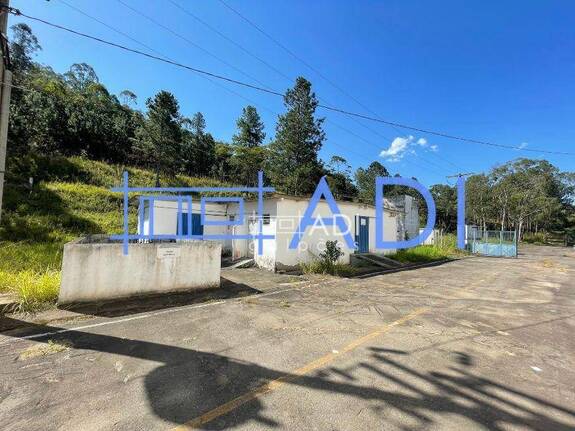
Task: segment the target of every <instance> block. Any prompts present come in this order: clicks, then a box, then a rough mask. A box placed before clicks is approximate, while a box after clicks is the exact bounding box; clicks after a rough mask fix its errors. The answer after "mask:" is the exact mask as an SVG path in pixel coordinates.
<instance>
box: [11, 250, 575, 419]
mask: <svg viewBox="0 0 575 431" xmlns="http://www.w3.org/2000/svg"><path fill="white" fill-rule="evenodd" d="M232 271H235V272H232ZM222 275H223V276H224V277H229V278H230V279H232V280H233V281H236V282H238V283H239V281H238V280H234V277H239V278H241V280H242V281H241V283H242V284H243V285H245V286H244V287H245V289H244V290H243V293H242V295H241V296H237V297H229V298H226V299H212V300H211V301H208V302H204V303H195V304H187V305H178V306H172V307H168V308H157V309H155V310H147V311H142V312H132V313H125V314H123V315H122V314H116V315H114V316H112V317H110V316H102V315H100V316H88V318H84V319H82V320H79V321H71V322H65V323H62V324H58V323H57V322H51V323H47V324H36V326H34V327H29V328H24V329H13V330H10V331H7V332H4V333H3V334H2V335H0V348H1V354H0V355H1V361H2V362H1V363H2V368H1V375H2V378H1V380H0V418H1V419H0V420H1V421H2V422H1V423H2V425H1V427H2V429H5V430H23V429H26V430H72V429H82V430H152V429H159V430H171V429H178V430H183V429H195V428H199V429H209V430H212V429H228V428H233V429H241V430H260V429H288V430H369V429H386V430H388V429H389V430H415V429H429V430H432V429H442V430H462V429H495V430H498V429H505V430H524V429H537V430H572V429H574V428H575V337H574V335H573V334H574V333H575V252H574V250H573V249H567V248H550V247H526V248H523V249H521V254H520V256H519V258H518V259H497V258H486V257H485V258H479V257H474V258H467V259H462V260H458V261H453V262H449V263H446V264H443V265H440V266H435V267H429V268H423V269H417V270H411V271H404V272H398V273H393V274H387V275H379V276H374V277H371V278H366V279H361V280H358V279H338V278H321V277H313V278H307V279H299V278H297V277H289V276H279V275H278V276H277V277H280V278H278V280H277V282H274V283H272V282H271V281H270V280H272V279H273V277H276V276H272V275H265V276H264V275H261V273H260V272H259V271H257V270H253V269H247V270H230V271H224V272H223V274H222ZM266 277H267V278H266ZM282 277H283V278H282ZM251 289H257V290H258V291H260V292H261V293H255V291H251Z"/></svg>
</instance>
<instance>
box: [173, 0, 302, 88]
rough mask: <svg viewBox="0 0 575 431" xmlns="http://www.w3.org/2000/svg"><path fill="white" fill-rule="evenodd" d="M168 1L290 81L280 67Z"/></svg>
mask: <svg viewBox="0 0 575 431" xmlns="http://www.w3.org/2000/svg"><path fill="white" fill-rule="evenodd" d="M168 1H169V2H170V3H172V4H173V5H174V6H175V7H177V8H178V9H179V10H181V11H182V12H184V13H185V14H186V15H189V16H191V17H192V18H193V19H195V20H196V21H198V22H199V23H200V24H202V25H203V26H205V27H207V28H208V29H210V30H211V31H213V32H214V33H216V34H218V35H219V36H220V37H222V38H223V39H225V40H227V41H228V42H229V43H231V44H232V45H234V46H236V47H237V48H239V49H241V50H242V51H243V52H245V53H246V54H247V55H249V56H250V57H252V58H254V59H256V60H257V61H259V62H260V63H262V64H264V65H265V66H267V67H268V68H270V69H271V70H273V71H274V72H275V73H277V74H278V75H280V76H282V77H283V78H285V79H287V80H288V81H290V82H291V81H292V78H290V77H289V76H288V75H286V74H285V73H283V72H282V71H281V70H280V69H278V68H276V67H274V66H273V65H272V64H270V63H269V62H267V61H265V60H264V59H263V58H261V57H259V56H258V55H256V54H254V53H253V52H251V51H250V50H248V49H247V48H245V47H244V46H242V45H241V44H239V43H238V42H236V41H235V40H233V39H232V38H231V37H229V36H226V35H225V34H224V33H222V32H221V31H219V30H218V29H217V28H215V27H214V26H212V25H210V24H209V23H207V22H206V21H204V20H203V19H201V18H200V17H199V16H197V15H196V14H194V13H193V12H191V11H190V10H189V9H187V8H185V7H183V6H182V5H180V4H178V3H177V2H175V1H174V0H168Z"/></svg>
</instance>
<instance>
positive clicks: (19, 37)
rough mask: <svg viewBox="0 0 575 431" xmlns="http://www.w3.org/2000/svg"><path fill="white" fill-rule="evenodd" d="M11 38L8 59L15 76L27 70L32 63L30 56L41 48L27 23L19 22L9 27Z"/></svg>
mask: <svg viewBox="0 0 575 431" xmlns="http://www.w3.org/2000/svg"><path fill="white" fill-rule="evenodd" d="M10 30H12V40H11V41H10V60H11V62H12V70H13V71H14V74H15V75H16V76H15V77H16V78H17V76H18V75H19V74H22V73H24V72H27V71H29V70H30V69H31V68H32V66H33V65H34V61H33V60H32V56H33V55H34V54H36V52H38V51H39V50H41V49H42V47H41V46H40V43H38V39H37V38H36V36H35V35H34V33H32V29H31V28H30V26H29V25H28V24H25V23H23V22H20V23H18V24H15V25H13V26H12V27H10Z"/></svg>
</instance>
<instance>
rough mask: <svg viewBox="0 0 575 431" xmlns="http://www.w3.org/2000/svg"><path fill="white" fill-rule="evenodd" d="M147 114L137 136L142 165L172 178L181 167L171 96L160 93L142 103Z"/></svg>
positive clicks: (175, 104) (175, 109)
mask: <svg viewBox="0 0 575 431" xmlns="http://www.w3.org/2000/svg"><path fill="white" fill-rule="evenodd" d="M146 106H147V107H148V112H147V115H146V121H145V123H144V125H143V127H141V128H140V130H139V133H138V136H137V145H136V150H137V151H138V152H139V154H138V156H139V157H140V161H141V162H142V164H144V165H147V166H149V167H151V168H153V169H154V171H155V172H156V184H159V178H160V173H164V174H168V175H174V174H176V173H177V172H178V171H179V170H180V167H181V149H182V130H181V127H180V123H181V115H180V106H179V104H178V101H177V100H176V98H175V96H174V95H173V94H172V93H170V92H168V91H160V92H159V93H157V94H156V95H155V96H154V97H153V98H149V99H148V100H146Z"/></svg>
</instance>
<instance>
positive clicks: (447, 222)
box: [430, 184, 457, 231]
mask: <svg viewBox="0 0 575 431" xmlns="http://www.w3.org/2000/svg"><path fill="white" fill-rule="evenodd" d="M430 192H431V196H432V197H433V200H434V201H435V216H436V225H437V226H440V227H441V228H442V229H445V230H447V231H453V230H455V228H456V226H457V189H456V188H455V187H451V186H448V185H447V184H435V185H434V186H431V188H430Z"/></svg>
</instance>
